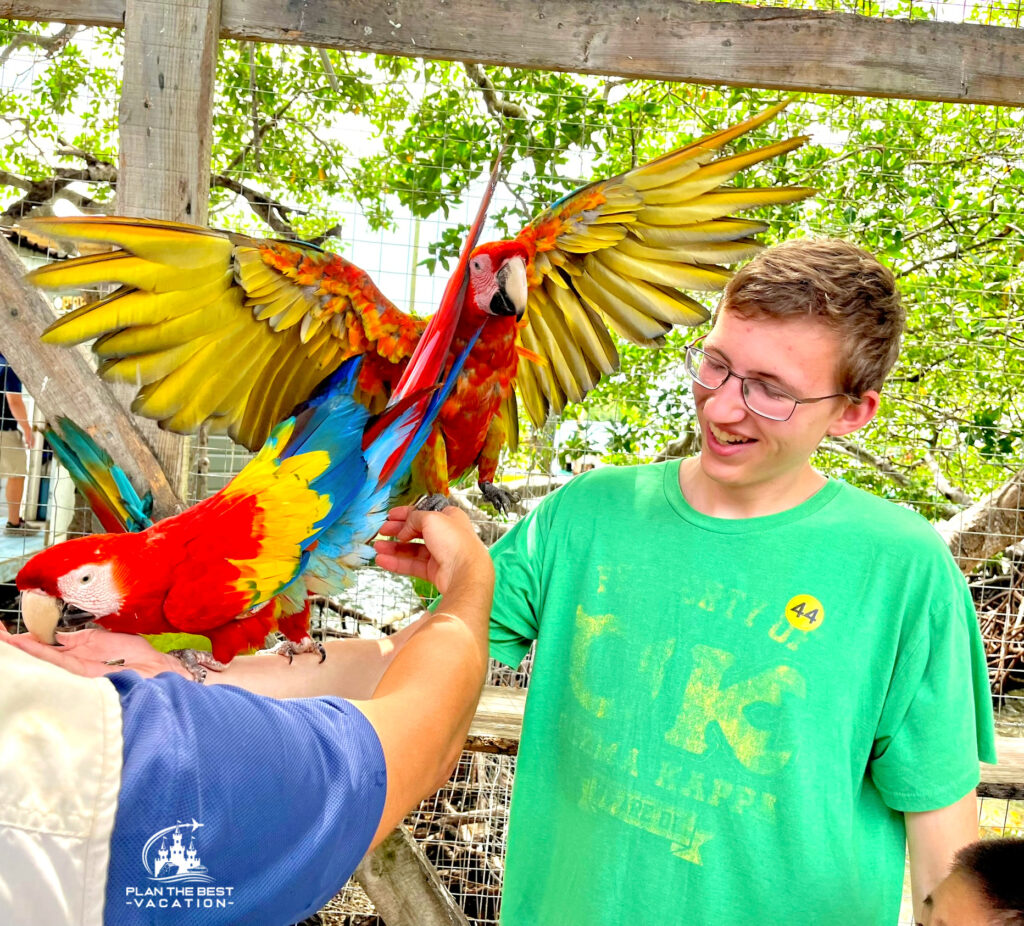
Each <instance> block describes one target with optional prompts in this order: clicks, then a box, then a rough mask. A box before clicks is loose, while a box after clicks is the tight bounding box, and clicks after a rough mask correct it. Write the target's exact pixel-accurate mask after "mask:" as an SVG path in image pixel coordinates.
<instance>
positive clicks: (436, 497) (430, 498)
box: [416, 492, 455, 511]
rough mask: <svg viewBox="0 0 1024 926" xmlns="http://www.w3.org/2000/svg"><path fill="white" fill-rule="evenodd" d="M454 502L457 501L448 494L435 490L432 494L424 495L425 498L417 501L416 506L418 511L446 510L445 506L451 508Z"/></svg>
mask: <svg viewBox="0 0 1024 926" xmlns="http://www.w3.org/2000/svg"><path fill="white" fill-rule="evenodd" d="M454 504H455V502H453V501H452V500H451V499H450V498H449V497H448V496H447V495H442V494H441V493H440V492H434V493H433V494H432V495H424V496H423V498H421V499H420V500H419V501H418V502H416V508H417V510H418V511H444V510H445V508H449V507H451V506H452V505H454Z"/></svg>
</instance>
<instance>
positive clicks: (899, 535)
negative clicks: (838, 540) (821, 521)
mask: <svg viewBox="0 0 1024 926" xmlns="http://www.w3.org/2000/svg"><path fill="white" fill-rule="evenodd" d="M836 501H837V502H838V503H839V504H838V506H837V513H838V515H839V517H840V518H841V519H843V520H844V521H845V522H846V523H847V524H848V525H849V527H850V528H851V529H854V530H857V531H860V532H862V533H863V534H864V535H865V536H868V537H873V538H877V539H878V540H879V541H880V542H882V543H884V544H885V545H886V546H892V545H898V546H902V545H907V546H910V547H914V548H916V549H919V550H920V549H933V550H935V551H945V550H946V545H945V543H944V542H943V540H942V538H941V537H940V536H939V533H938V531H937V530H935V527H934V525H933V524H931V523H930V522H929V521H928V520H927V519H926V518H925V517H923V516H922V515H921V514H919V513H918V512H917V511H914V510H913V509H912V508H910V507H909V506H907V505H904V504H902V503H899V502H894V501H891V500H889V499H886V498H879V496H877V495H874V494H873V493H871V492H867V491H865V490H864V489H859V488H857V487H856V486H852V485H850V484H849V483H847V482H840V488H839V492H838V494H837V496H836Z"/></svg>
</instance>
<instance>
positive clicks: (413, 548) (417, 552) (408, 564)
mask: <svg viewBox="0 0 1024 926" xmlns="http://www.w3.org/2000/svg"><path fill="white" fill-rule="evenodd" d="M373 546H374V549H375V550H376V551H377V565H378V566H380V567H382V568H384V569H387V570H389V571H390V572H395V573H398V575H403V576H417V577H418V578H420V579H429V577H430V566H431V561H432V557H431V555H430V551H429V550H428V549H427V547H426V545H425V544H422V543H398V542H396V541H393V540H378V541H377V542H376V543H374V545H373Z"/></svg>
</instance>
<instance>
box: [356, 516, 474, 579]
mask: <svg viewBox="0 0 1024 926" xmlns="http://www.w3.org/2000/svg"><path fill="white" fill-rule="evenodd" d="M380 532H381V534H383V535H384V536H385V537H393V538H395V539H394V540H378V541H377V542H376V543H375V544H374V548H375V549H376V551H377V565H378V566H383V567H384V568H385V569H389V570H390V571H391V572H397V573H399V574H400V575H411V576H418V577H419V578H421V579H427V580H428V581H430V582H433V584H434V585H435V586H437V590H438V591H439V592H440V593H441V594H442V595H446V594H448V592H449V590H450V589H451V588H452V586H453V584H454V585H458V584H462V583H469V582H485V583H487V584H489V585H493V583H494V567H493V566H492V565H491V558H490V556H489V555H488V553H487V548H486V547H485V546H484V545H483V544H482V543H481V542H480V538H479V537H477V535H476V532H475V531H474V530H473V525H472V523H471V522H470V520H469V518H468V517H467V516H466V513H465V512H464V511H462V510H461V509H460V508H456V507H454V506H451V507H449V508H445V509H444V510H443V511H420V510H419V509H418V508H412V507H409V506H407V505H404V506H401V507H399V508H392V509H391V511H389V512H388V519H387V521H386V522H385V523H384V526H383V527H381V529H380ZM416 540H422V541H423V542H422V543H416V542H414V541H416Z"/></svg>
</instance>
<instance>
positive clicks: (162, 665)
mask: <svg viewBox="0 0 1024 926" xmlns="http://www.w3.org/2000/svg"><path fill="white" fill-rule="evenodd" d="M3 643H6V644H8V645H9V646H13V647H15V648H17V649H20V650H21V651H22V652H25V653H28V654H29V655H30V656H35V657H36V658H37V659H42V660H43V661H45V662H49V663H52V664H53V665H55V666H59V667H60V668H62V669H65V670H67V671H68V672H72V673H74V674H75V675H84V676H86V677H87V678H96V677H98V676H102V675H109V674H110V673H111V672H119V671H121V670H122V669H132V670H134V671H135V672H138V673H139V675H143V676H145V677H147V678H152V677H153V676H154V675H159V674H160V673H161V672H177V673H178V675H183V676H185V678H188V679H191V678H192V676H191V675H190V674H189V671H188V670H187V669H186V668H185V667H184V666H183V665H182V664H181V662H180V661H179V660H177V659H175V658H174V657H173V656H168V655H167V654H166V653H161V652H159V651H157V650H155V649H153V647H152V646H150V645H149V643H148V642H147V641H146V640H145V639H144V638H142V637H139V636H136V635H135V634H131V633H112V632H111V631H109V630H102V629H99V628H95V629H89V630H79V631H76V632H74V633H58V634H57V643H58V644H60V645H59V646H51V645H50V644H48V643H41V642H40V641H39V640H37V639H36V638H35V637H34V636H32V634H30V633H19V634H10V633H8V632H7V630H6V628H4V626H3V624H2V623H0V644H3Z"/></svg>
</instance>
